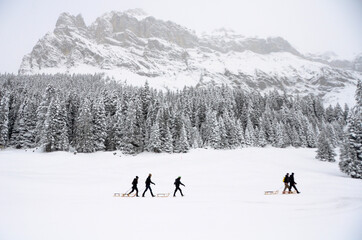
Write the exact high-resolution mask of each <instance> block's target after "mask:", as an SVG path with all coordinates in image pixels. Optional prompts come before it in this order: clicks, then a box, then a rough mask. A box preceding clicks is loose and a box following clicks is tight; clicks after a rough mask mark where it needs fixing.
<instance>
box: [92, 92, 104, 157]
mask: <svg viewBox="0 0 362 240" xmlns="http://www.w3.org/2000/svg"><path fill="white" fill-rule="evenodd" d="M92 110H93V136H94V148H95V151H104V150H105V140H106V137H107V133H106V128H107V127H106V111H105V107H104V102H103V99H102V98H100V99H99V100H97V101H96V102H95V103H94V106H93V109H92Z"/></svg>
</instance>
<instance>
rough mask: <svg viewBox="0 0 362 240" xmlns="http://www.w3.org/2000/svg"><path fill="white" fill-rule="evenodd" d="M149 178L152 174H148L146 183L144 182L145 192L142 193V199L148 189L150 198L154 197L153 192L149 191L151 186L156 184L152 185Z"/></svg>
mask: <svg viewBox="0 0 362 240" xmlns="http://www.w3.org/2000/svg"><path fill="white" fill-rule="evenodd" d="M151 177H152V174H151V173H150V174H149V175H148V178H147V179H146V182H145V183H146V189H145V191H144V192H143V194H142V197H145V193H146V192H147V190H148V189H149V190H150V192H151V195H152V197H154V196H155V195H153V192H152V189H151V184H153V185H156V184H154V183H153V182H152V181H151Z"/></svg>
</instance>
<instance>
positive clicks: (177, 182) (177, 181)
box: [173, 177, 185, 197]
mask: <svg viewBox="0 0 362 240" xmlns="http://www.w3.org/2000/svg"><path fill="white" fill-rule="evenodd" d="M174 184H175V186H176V189H175V192H174V193H173V196H174V197H176V192H177V191H180V193H181V196H184V195H183V194H182V191H181V188H180V185H182V186H184V187H185V185H184V184H183V183H182V182H181V177H178V178H176V179H175V182H174Z"/></svg>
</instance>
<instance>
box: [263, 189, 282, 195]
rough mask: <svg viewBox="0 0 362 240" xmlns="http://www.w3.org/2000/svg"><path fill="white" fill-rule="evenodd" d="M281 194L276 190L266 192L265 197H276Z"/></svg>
mask: <svg viewBox="0 0 362 240" xmlns="http://www.w3.org/2000/svg"><path fill="white" fill-rule="evenodd" d="M278 193H279V190H276V191H265V192H264V195H276V194H278Z"/></svg>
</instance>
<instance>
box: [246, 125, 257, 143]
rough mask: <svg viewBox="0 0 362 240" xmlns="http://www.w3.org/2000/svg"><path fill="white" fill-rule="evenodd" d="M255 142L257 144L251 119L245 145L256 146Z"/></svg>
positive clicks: (247, 126)
mask: <svg viewBox="0 0 362 240" xmlns="http://www.w3.org/2000/svg"><path fill="white" fill-rule="evenodd" d="M255 142H256V137H255V133H254V127H253V124H252V122H251V120H250V118H248V120H247V123H246V128H245V145H246V146H254V145H255Z"/></svg>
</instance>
